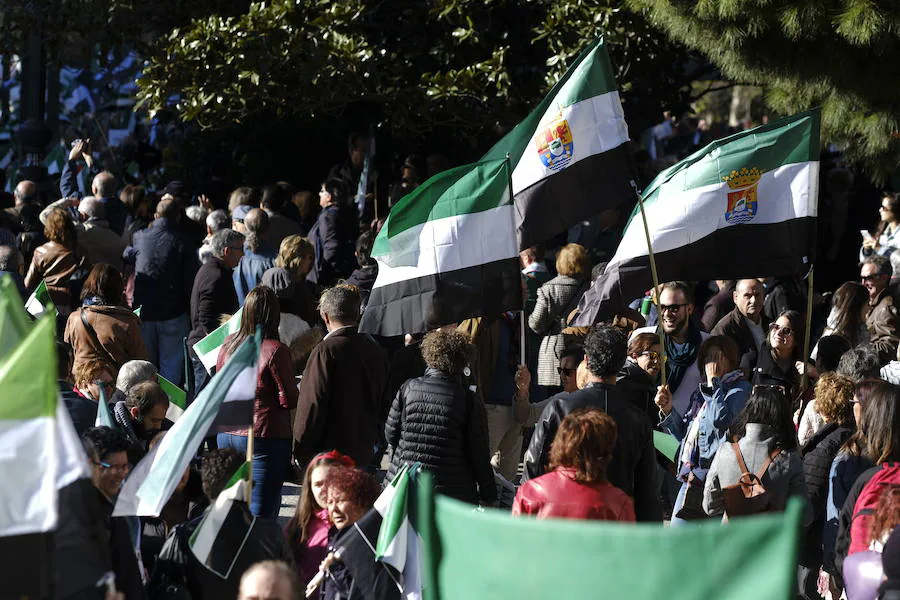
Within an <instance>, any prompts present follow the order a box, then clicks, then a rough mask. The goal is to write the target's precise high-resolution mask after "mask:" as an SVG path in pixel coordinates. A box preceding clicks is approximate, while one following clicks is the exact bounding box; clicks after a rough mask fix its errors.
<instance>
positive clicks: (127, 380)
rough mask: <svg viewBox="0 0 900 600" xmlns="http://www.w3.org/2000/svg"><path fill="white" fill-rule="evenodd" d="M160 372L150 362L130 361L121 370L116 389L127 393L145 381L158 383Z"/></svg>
mask: <svg viewBox="0 0 900 600" xmlns="http://www.w3.org/2000/svg"><path fill="white" fill-rule="evenodd" d="M157 375H159V371H157V370H156V365H154V364H153V363H152V362H150V361H148V360H129V361H128V362H127V363H125V364H124V365H122V368H121V369H119V375H118V377H116V389H118V390H121V391H122V393H123V394H124V393H127V392H128V390H130V389H131V388H132V387H134V386H135V385H137V384H139V383H142V382H144V381H156V376H157Z"/></svg>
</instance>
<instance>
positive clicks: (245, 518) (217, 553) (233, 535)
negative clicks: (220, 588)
mask: <svg viewBox="0 0 900 600" xmlns="http://www.w3.org/2000/svg"><path fill="white" fill-rule="evenodd" d="M253 522H254V520H253V515H252V514H251V513H250V508H249V507H248V506H247V504H246V503H245V502H238V501H234V502H232V503H231V507H230V508H229V509H228V515H227V516H226V517H225V520H224V521H223V522H222V527H221V528H220V529H219V532H218V534H217V535H216V539H215V540H214V541H213V544H212V548H210V551H209V556H208V557H207V558H206V563H205V564H206V567H207V568H209V570H210V571H212V572H213V573H215V574H217V575H219V576H220V577H224V578H228V577H229V575H230V574H231V569H232V567H234V563H235V561H237V558H238V555H239V554H240V552H241V549H242V548H243V547H244V543H245V542H246V541H247V537H248V536H249V535H250V529H251V528H252V527H253Z"/></svg>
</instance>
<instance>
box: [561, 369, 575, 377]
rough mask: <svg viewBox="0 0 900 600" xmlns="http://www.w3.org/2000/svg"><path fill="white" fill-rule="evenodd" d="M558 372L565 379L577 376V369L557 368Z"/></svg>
mask: <svg viewBox="0 0 900 600" xmlns="http://www.w3.org/2000/svg"><path fill="white" fill-rule="evenodd" d="M556 372H557V373H559V374H560V375H562V376H563V377H571V376H572V375H574V374H575V372H576V369H564V368H563V367H557V368H556Z"/></svg>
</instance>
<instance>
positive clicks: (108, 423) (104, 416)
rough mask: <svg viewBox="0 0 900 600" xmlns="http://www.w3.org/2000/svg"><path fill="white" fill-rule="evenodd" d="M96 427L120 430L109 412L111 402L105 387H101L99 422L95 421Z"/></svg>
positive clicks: (98, 411) (98, 407) (98, 403)
mask: <svg viewBox="0 0 900 600" xmlns="http://www.w3.org/2000/svg"><path fill="white" fill-rule="evenodd" d="M94 427H109V428H110V429H120V428H119V425H118V424H117V423H116V420H115V419H114V418H113V416H112V413H111V412H110V411H109V400H108V399H107V397H106V391H105V390H104V389H103V386H100V401H99V402H97V420H96V421H94Z"/></svg>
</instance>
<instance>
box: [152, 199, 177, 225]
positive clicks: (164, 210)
mask: <svg viewBox="0 0 900 600" xmlns="http://www.w3.org/2000/svg"><path fill="white" fill-rule="evenodd" d="M180 212H181V211H180V208H179V206H178V202H176V201H175V199H174V198H166V199H164V200H160V201H159V203H158V204H157V205H156V218H157V219H160V218H162V219H168V220H170V221H172V222H175V221H177V220H178V217H179V214H180Z"/></svg>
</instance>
